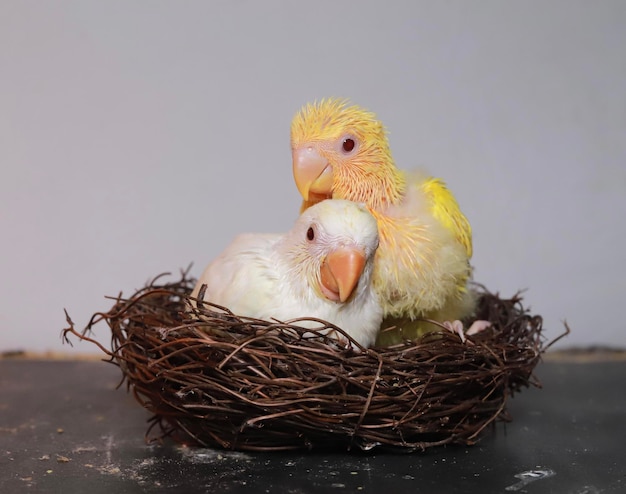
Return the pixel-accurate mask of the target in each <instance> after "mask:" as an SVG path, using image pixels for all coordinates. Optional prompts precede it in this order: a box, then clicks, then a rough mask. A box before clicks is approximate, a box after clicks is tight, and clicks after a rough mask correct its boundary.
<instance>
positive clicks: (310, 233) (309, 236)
mask: <svg viewBox="0 0 626 494" xmlns="http://www.w3.org/2000/svg"><path fill="white" fill-rule="evenodd" d="M306 238H307V239H308V240H309V242H312V241H313V239H314V238H315V231H314V230H313V227H312V226H310V227H309V229H308V230H307V231H306Z"/></svg>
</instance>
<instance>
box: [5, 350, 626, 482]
mask: <svg viewBox="0 0 626 494" xmlns="http://www.w3.org/2000/svg"><path fill="white" fill-rule="evenodd" d="M536 374H537V376H538V377H539V379H540V381H541V382H542V384H543V389H536V388H529V389H527V390H524V391H522V392H521V393H520V394H518V395H516V396H515V397H514V399H512V400H511V401H510V402H509V411H510V412H511V414H512V416H513V421H512V422H511V423H508V424H502V423H500V424H498V425H497V426H496V427H495V428H493V429H489V430H487V431H486V432H485V434H484V435H483V437H482V440H481V441H480V442H479V443H478V444H476V445H474V446H471V447H458V446H448V447H441V448H438V449H431V450H428V451H427V452H425V453H413V454H393V453H385V452H381V451H376V450H375V451H373V452H371V453H369V454H366V453H356V452H352V453H351V452H342V451H339V452H336V453H315V452H312V453H306V452H303V453H255V454H252V453H240V452H229V451H220V450H211V449H194V448H188V447H183V446H179V445H176V444H172V443H166V444H164V445H158V444H152V445H148V444H146V443H145V441H144V433H145V432H146V428H147V423H146V420H147V419H148V418H149V415H148V413H147V412H146V411H145V410H144V409H143V408H142V407H141V406H139V405H138V404H137V402H135V400H134V398H133V397H132V395H130V394H128V393H126V391H125V388H121V389H117V390H116V389H115V387H116V385H117V384H118V381H119V378H120V376H121V374H120V371H119V370H118V369H117V368H116V367H114V366H113V365H111V364H108V363H104V362H98V361H46V360H22V359H16V360H12V359H6V360H0V441H1V443H0V444H1V447H0V493H2V494H5V493H11V494H12V493H21V492H33V493H35V492H37V493H56V492H63V493H75V492H76V493H88V494H98V493H108V494H110V493H135V492H137V493H139V492H150V493H152V492H184V493H196V492H198V493H201V492H202V493H204V492H216V493H244V492H246V493H274V492H276V493H309V492H320V493H321V492H323V493H327V492H337V493H339V492H364V493H366V492H376V493H381V494H382V493H396V492H412V493H421V492H424V493H438V492H442V493H446V494H453V493H474V492H476V493H507V492H512V493H516V492H519V493H571V494H593V493H618V492H620V493H622V492H626V465H625V462H626V383H625V381H626V360H619V359H618V360H616V361H600V362H587V363H580V362H571V361H549V362H543V363H541V364H540V365H539V366H538V367H537V372H536Z"/></svg>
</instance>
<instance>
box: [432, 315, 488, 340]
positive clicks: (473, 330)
mask: <svg viewBox="0 0 626 494" xmlns="http://www.w3.org/2000/svg"><path fill="white" fill-rule="evenodd" d="M443 325H444V326H445V328H446V329H447V330H448V331H451V332H452V333H455V334H458V335H459V338H460V339H461V342H462V343H465V342H466V341H467V337H466V335H467V336H472V335H475V334H478V333H480V332H481V331H483V330H485V329H487V328H488V327H490V326H491V323H490V322H489V321H482V320H479V321H474V322H473V323H472V325H471V326H470V327H469V328H468V329H467V331H465V328H464V327H463V323H462V322H461V321H459V320H458V319H457V320H455V321H444V323H443Z"/></svg>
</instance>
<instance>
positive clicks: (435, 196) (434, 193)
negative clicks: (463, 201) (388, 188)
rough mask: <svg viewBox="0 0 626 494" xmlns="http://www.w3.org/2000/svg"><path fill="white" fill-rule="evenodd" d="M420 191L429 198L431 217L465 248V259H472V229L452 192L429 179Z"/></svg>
mask: <svg viewBox="0 0 626 494" xmlns="http://www.w3.org/2000/svg"><path fill="white" fill-rule="evenodd" d="M422 189H423V190H424V193H426V194H427V195H428V196H429V197H430V198H431V204H432V212H433V216H434V217H435V218H437V219H438V220H439V221H441V223H442V224H443V225H444V226H446V227H447V228H449V229H450V230H451V231H452V232H453V234H454V236H455V238H456V239H457V241H458V242H459V243H460V244H461V245H463V247H465V252H466V253H467V257H468V258H470V257H472V227H471V226H470V224H469V221H467V218H466V217H465V215H464V214H463V213H462V212H461V208H460V207H459V204H458V203H457V201H456V199H455V198H454V196H453V195H452V192H450V190H449V189H448V188H447V187H446V186H445V184H444V183H443V181H442V180H441V179H438V178H432V177H431V178H429V179H428V180H426V181H425V182H424V183H423V184H422Z"/></svg>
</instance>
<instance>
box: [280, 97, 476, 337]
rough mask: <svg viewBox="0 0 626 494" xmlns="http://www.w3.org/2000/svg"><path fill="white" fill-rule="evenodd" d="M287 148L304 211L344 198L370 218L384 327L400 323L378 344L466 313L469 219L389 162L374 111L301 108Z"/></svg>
mask: <svg viewBox="0 0 626 494" xmlns="http://www.w3.org/2000/svg"><path fill="white" fill-rule="evenodd" d="M291 149H292V158H293V174H294V179H295V182H296V185H297V187H298V190H299V191H300V193H301V195H302V197H303V199H304V201H303V204H302V210H305V209H306V208H308V207H309V206H311V205H313V204H316V203H317V202H319V201H321V200H324V199H328V198H333V199H347V200H350V201H355V202H360V203H364V204H366V205H367V207H368V208H369V210H370V212H371V213H372V215H373V216H374V217H375V218H376V220H377V223H378V230H379V237H380V246H379V248H378V251H377V252H376V257H375V262H374V277H373V286H374V290H375V291H376V293H377V294H378V296H379V298H380V301H381V303H382V306H383V311H384V315H385V320H384V321H383V326H382V327H383V328H385V327H389V326H392V325H394V326H396V327H397V328H398V329H397V330H396V331H395V332H394V331H391V332H385V333H383V334H381V335H380V336H379V344H382V345H387V344H391V343H395V342H398V341H400V340H401V339H403V338H410V339H413V338H415V337H417V336H419V335H421V334H422V333H423V332H425V331H427V330H432V329H438V327H437V326H434V325H429V324H426V323H424V322H423V321H419V320H418V321H416V319H421V318H429V319H434V320H437V321H440V322H444V321H453V320H458V319H462V318H464V317H466V316H469V315H470V314H471V313H472V311H473V310H474V307H475V296H474V294H473V292H472V291H471V290H470V289H468V287H467V283H468V280H469V279H470V278H471V267H470V264H469V260H470V258H471V256H472V231H471V227H470V224H469V222H468V220H467V218H466V217H465V216H464V215H463V213H462V212H461V210H460V208H459V205H458V203H457V201H456V200H455V198H454V196H453V195H452V193H451V192H450V191H449V190H448V189H447V188H446V185H445V184H444V182H443V181H442V180H440V179H438V178H433V177H430V176H428V175H425V174H423V173H420V172H418V171H413V172H404V171H401V170H399V169H398V168H397V167H396V165H395V163H394V160H393V158H392V155H391V151H390V149H389V142H388V140H387V135H386V130H385V128H384V126H383V124H382V123H381V122H380V121H378V119H377V118H376V115H375V114H374V113H372V112H370V111H367V110H365V109H363V108H361V107H359V106H356V105H351V104H350V103H348V101H347V100H343V99H325V100H321V101H319V102H316V103H312V104H308V105H305V106H304V107H303V108H302V109H301V110H300V111H299V112H298V113H297V114H296V115H295V117H294V119H293V121H292V125H291ZM448 326H454V327H456V328H458V324H454V325H452V324H448ZM473 329H474V332H475V329H476V328H473ZM461 336H462V335H461Z"/></svg>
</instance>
